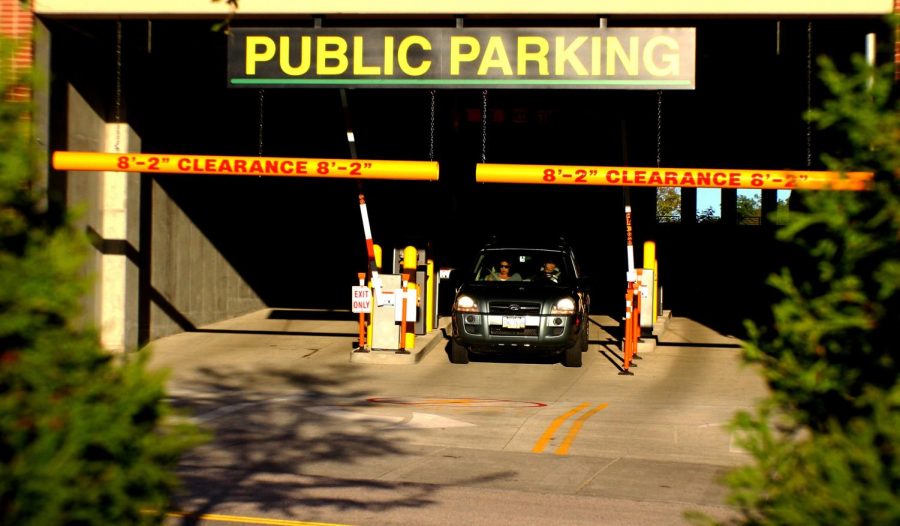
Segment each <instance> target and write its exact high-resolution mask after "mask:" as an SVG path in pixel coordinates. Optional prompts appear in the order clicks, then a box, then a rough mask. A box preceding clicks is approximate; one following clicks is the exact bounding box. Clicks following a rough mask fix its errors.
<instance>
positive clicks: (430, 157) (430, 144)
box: [428, 90, 435, 161]
mask: <svg viewBox="0 0 900 526" xmlns="http://www.w3.org/2000/svg"><path fill="white" fill-rule="evenodd" d="M434 95H435V90H431V128H430V130H431V135H430V137H429V139H428V160H429V161H433V160H434Z"/></svg>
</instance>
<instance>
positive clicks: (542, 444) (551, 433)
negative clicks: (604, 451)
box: [531, 402, 608, 455]
mask: <svg viewBox="0 0 900 526" xmlns="http://www.w3.org/2000/svg"><path fill="white" fill-rule="evenodd" d="M588 405H590V404H588V403H587V402H584V403H583V404H581V405H579V406H578V407H576V408H574V409H572V410H570V411H567V412H565V413H564V414H562V415H560V416H559V417H557V418H556V419H555V420H553V422H550V425H549V426H547V430H546V431H544V434H543V435H541V438H539V439H538V441H537V442H536V443H535V444H534V447H533V448H531V452H532V453H542V452H543V451H544V449H546V448H547V444H549V443H550V441H551V440H553V437H555V436H556V432H557V431H559V428H560V427H562V425H563V423H565V421H566V420H568V419H569V418H571V417H573V416H575V415H576V414H578V413H579V412H581V410H582V409H585V408H586V407H587V406H588ZM607 405H608V404H600V405H598V406H596V407H594V408H593V409H591V410H589V411H587V412H586V413H584V414H583V415H581V416H580V417H578V419H577V420H575V422H574V423H572V427H571V428H569V432H568V434H566V437H565V438H564V439H563V441H562V443H560V444H559V447H557V448H556V451H555V452H554V453H555V454H557V455H567V454H568V453H569V447H570V446H571V445H572V442H573V441H574V440H575V437H576V436H577V435H578V432H579V431H581V427H582V426H583V425H584V423H585V422H586V421H587V419H588V418H590V417H592V416H594V415H596V414H597V413H599V412H600V411H602V410H604V409H606V406H607Z"/></svg>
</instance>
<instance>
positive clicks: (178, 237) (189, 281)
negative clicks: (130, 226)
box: [146, 181, 265, 340]
mask: <svg viewBox="0 0 900 526" xmlns="http://www.w3.org/2000/svg"><path fill="white" fill-rule="evenodd" d="M150 191H151V201H152V207H151V215H152V220H151V221H152V232H151V234H150V237H151V241H150V260H151V264H150V265H151V269H150V276H151V278H150V286H149V290H148V291H146V292H147V294H148V295H149V300H150V332H149V337H150V339H151V340H153V339H156V338H160V337H162V336H166V335H169V334H174V333H178V332H183V331H190V330H194V329H196V328H197V327H199V326H201V325H205V324H208V323H212V322H215V321H219V320H223V319H227V318H231V317H234V316H237V315H240V314H244V313H247V312H251V311H254V310H257V309H260V308H262V307H265V304H264V303H263V301H262V300H261V299H260V298H259V296H258V295H257V294H256V293H255V292H254V291H253V289H252V288H251V287H250V286H249V285H248V284H247V282H246V281H245V280H244V279H243V278H242V277H241V276H240V275H239V274H238V273H237V272H236V271H235V269H234V267H233V266H232V265H231V264H230V263H228V261H227V260H226V259H225V257H224V256H223V255H222V253H221V252H220V251H219V249H217V248H216V247H215V245H213V244H212V243H211V242H210V240H209V238H208V237H207V236H206V235H205V234H204V233H203V232H202V231H201V229H200V228H198V227H197V225H195V224H194V222H193V221H192V220H191V218H190V217H189V216H188V215H187V214H186V213H185V211H184V210H182V208H181V207H180V206H179V205H178V203H176V201H175V200H174V199H172V197H171V196H170V195H169V194H168V193H167V192H166V191H165V190H164V189H163V187H162V186H161V185H160V184H159V183H158V182H157V181H153V182H152V183H151V190H150Z"/></svg>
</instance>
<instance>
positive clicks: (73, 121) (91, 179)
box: [64, 84, 105, 325]
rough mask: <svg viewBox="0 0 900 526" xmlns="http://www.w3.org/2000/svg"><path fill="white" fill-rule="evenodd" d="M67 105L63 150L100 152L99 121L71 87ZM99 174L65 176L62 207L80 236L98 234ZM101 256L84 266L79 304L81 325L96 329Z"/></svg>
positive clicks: (95, 253) (94, 254) (96, 252)
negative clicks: (86, 282)
mask: <svg viewBox="0 0 900 526" xmlns="http://www.w3.org/2000/svg"><path fill="white" fill-rule="evenodd" d="M66 88H67V93H66V102H67V105H68V119H67V121H68V122H67V124H68V126H67V133H66V136H67V137H66V139H67V141H66V145H65V147H64V149H68V150H77V151H103V149H104V137H105V133H104V129H105V123H104V121H103V119H102V118H101V117H100V116H99V115H97V113H96V112H95V111H94V109H93V108H92V107H91V105H90V104H89V103H88V101H87V100H85V98H84V97H83V96H82V95H81V93H79V91H78V90H77V89H76V88H75V87H74V86H72V85H71V84H69V85H67V86H66ZM100 183H101V181H100V172H80V173H73V174H69V175H67V176H66V180H65V207H66V208H67V209H68V210H69V211H70V212H72V213H74V214H75V224H76V225H77V227H78V229H79V230H81V231H82V232H91V231H93V232H101V231H102V230H103V226H102V224H101V216H100V210H101V206H100V204H101V199H102V195H101V191H100ZM100 261H101V253H100V251H99V250H91V251H89V253H88V257H87V260H86V261H85V265H84V275H85V276H86V277H88V278H89V279H91V281H92V283H91V288H90V293H89V294H88V295H86V296H85V298H84V300H83V305H84V321H85V323H87V324H90V325H98V324H99V320H100V301H99V298H100V294H101V281H100V279H99V271H100Z"/></svg>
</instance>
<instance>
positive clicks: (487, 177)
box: [475, 164, 874, 190]
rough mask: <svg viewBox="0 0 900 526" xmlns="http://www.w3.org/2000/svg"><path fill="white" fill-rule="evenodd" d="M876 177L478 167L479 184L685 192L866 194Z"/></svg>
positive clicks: (866, 174)
mask: <svg viewBox="0 0 900 526" xmlns="http://www.w3.org/2000/svg"><path fill="white" fill-rule="evenodd" d="M873 178H874V174H873V173H872V172H848V173H846V174H841V173H839V172H821V171H808V170H807V171H796V170H735V169H731V168H728V169H710V168H641V167H635V166H558V165H540V164H478V165H477V166H476V168H475V180H476V181H477V182H479V183H518V184H543V185H563V184H572V185H579V184H583V185H597V186H653V187H657V186H680V187H685V188H758V189H762V190H794V189H798V190H868V189H870V188H871V186H872V181H873Z"/></svg>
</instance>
